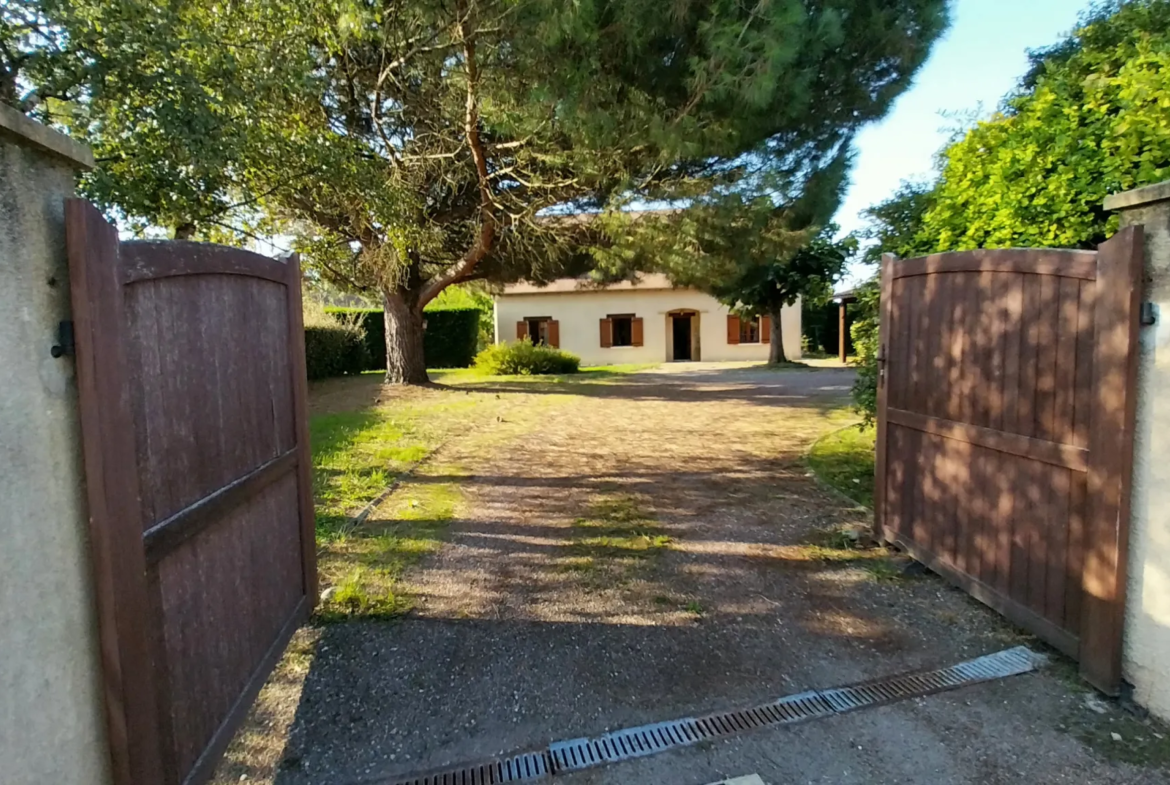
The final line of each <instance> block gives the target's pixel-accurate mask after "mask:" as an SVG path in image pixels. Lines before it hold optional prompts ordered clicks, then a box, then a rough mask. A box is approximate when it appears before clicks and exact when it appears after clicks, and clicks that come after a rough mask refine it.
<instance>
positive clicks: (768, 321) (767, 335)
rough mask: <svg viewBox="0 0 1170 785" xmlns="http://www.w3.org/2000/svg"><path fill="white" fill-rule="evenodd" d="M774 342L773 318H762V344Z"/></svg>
mask: <svg viewBox="0 0 1170 785" xmlns="http://www.w3.org/2000/svg"><path fill="white" fill-rule="evenodd" d="M771 342H772V318H771V317H770V316H761V317H760V343H771Z"/></svg>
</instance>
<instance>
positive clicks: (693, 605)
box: [683, 600, 707, 617]
mask: <svg viewBox="0 0 1170 785" xmlns="http://www.w3.org/2000/svg"><path fill="white" fill-rule="evenodd" d="M683 610H684V611H686V612H687V613H689V614H691V615H692V616H699V617H702V616H704V615H706V613H707V611H706V609H704V608H703V606H702V605H701V604H700V603H699V602H698V601H697V600H691V601H690V602H688V603H687V604H686V605H685V606H683Z"/></svg>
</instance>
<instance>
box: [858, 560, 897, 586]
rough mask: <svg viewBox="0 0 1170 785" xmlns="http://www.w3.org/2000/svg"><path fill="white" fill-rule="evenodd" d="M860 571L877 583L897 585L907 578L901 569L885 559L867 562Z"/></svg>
mask: <svg viewBox="0 0 1170 785" xmlns="http://www.w3.org/2000/svg"><path fill="white" fill-rule="evenodd" d="M862 569H864V570H865V571H866V572H867V573H868V574H869V577H870V578H871V579H873V580H875V581H877V582H878V583H899V582H901V581H904V580H906V579H907V577H908V576H907V575H906V573H905V572H904V571H903V570H902V568H901V567H899V566H898V565H897V564H895V563H893V562H891V561H889V560H887V559H879V560H875V561H871V562H867V563H866V564H865V566H864V567H862Z"/></svg>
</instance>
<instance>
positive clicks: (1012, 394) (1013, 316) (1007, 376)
mask: <svg viewBox="0 0 1170 785" xmlns="http://www.w3.org/2000/svg"><path fill="white" fill-rule="evenodd" d="M1005 275H1006V276H1007V292H1006V293H1005V302H1004V325H1003V331H1004V349H1003V422H1002V423H1001V425H1000V427H1001V428H1002V429H1003V430H1005V431H1007V432H1009V433H1019V432H1020V430H1019V428H1020V426H1019V402H1020V348H1021V344H1022V338H1023V333H1024V276H1022V275H1019V274H1017V273H1006V274H1005Z"/></svg>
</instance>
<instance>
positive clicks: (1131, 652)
mask: <svg viewBox="0 0 1170 785" xmlns="http://www.w3.org/2000/svg"><path fill="white" fill-rule="evenodd" d="M1105 209H1107V210H1113V211H1116V212H1118V213H1119V214H1120V217H1121V225H1122V226H1123V227H1126V226H1135V225H1140V226H1143V227H1144V231H1145V238H1146V261H1145V281H1144V291H1143V293H1142V302H1143V304H1144V305H1143V316H1144V317H1146V318H1145V319H1144V320H1143V321H1144V322H1148V323H1144V324H1143V326H1142V327H1141V334H1140V339H1139V355H1138V393H1137V423H1136V434H1135V440H1134V476H1133V495H1132V514H1131V519H1130V535H1129V537H1130V539H1129V584H1128V600H1127V606H1126V619H1125V644H1124V645H1125V653H1124V658H1125V660H1124V666H1123V674H1124V677H1125V679H1126V680H1127V681H1129V682H1130V683H1131V684H1133V686H1134V699H1135V700H1136V701H1137V702H1138V703H1139V704H1141V705H1142V706H1145V707H1146V708H1148V709H1149V710H1150V711H1151V712H1152V713H1153V714H1156V715H1158V716H1160V717H1162V718H1163V719H1167V720H1170V181H1167V182H1163V183H1158V184H1156V185H1151V186H1147V187H1145V188H1139V189H1136V190H1133V191H1126V192H1124V193H1120V194H1115V195H1113V196H1111V197H1109V198H1108V199H1107V200H1106V201H1105Z"/></svg>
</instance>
